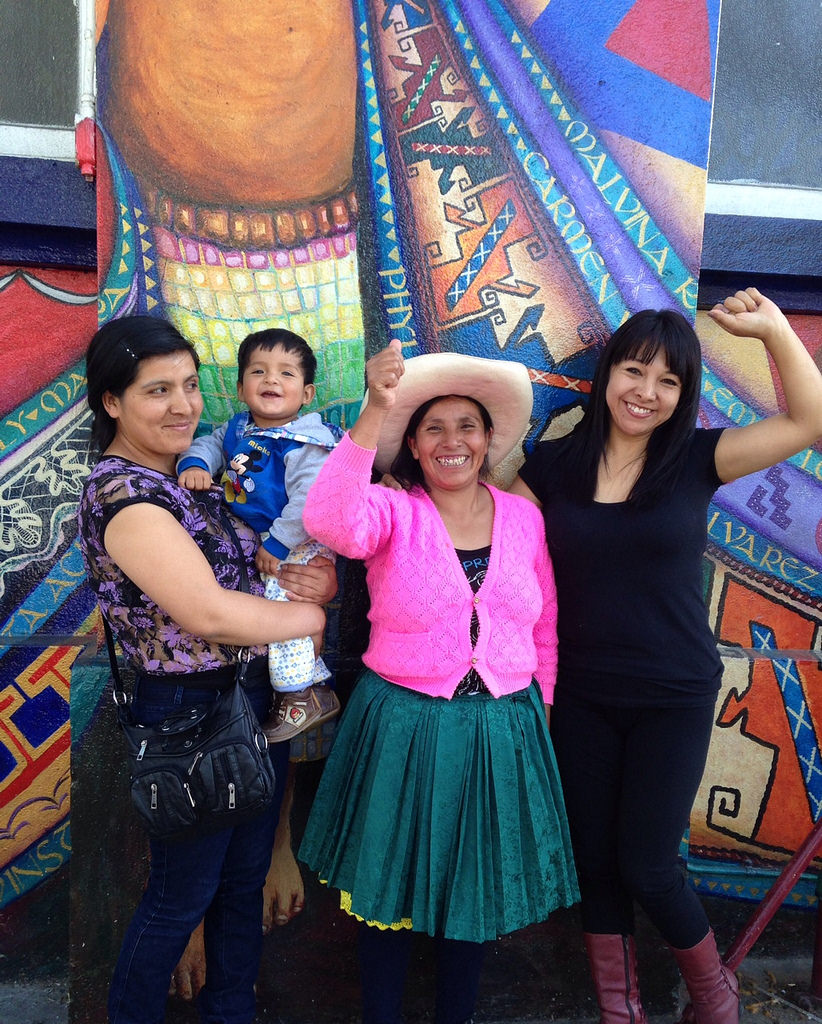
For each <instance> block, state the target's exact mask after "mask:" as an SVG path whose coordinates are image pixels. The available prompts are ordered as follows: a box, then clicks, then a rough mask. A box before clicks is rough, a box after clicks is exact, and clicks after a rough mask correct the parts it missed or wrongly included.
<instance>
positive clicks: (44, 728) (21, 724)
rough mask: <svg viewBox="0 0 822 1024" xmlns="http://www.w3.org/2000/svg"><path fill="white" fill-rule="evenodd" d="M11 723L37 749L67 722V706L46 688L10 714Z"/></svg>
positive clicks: (52, 691) (50, 688)
mask: <svg viewBox="0 0 822 1024" xmlns="http://www.w3.org/2000/svg"><path fill="white" fill-rule="evenodd" d="M10 717H11V721H12V722H13V723H14V726H15V728H16V729H19V730H20V732H21V733H22V734H23V736H25V738H26V740H27V742H28V743H30V744H31V745H32V746H33V747H39V746H41V745H42V744H43V743H45V742H46V741H47V740H48V739H49V738H50V737H51V736H53V735H54V733H56V732H57V731H58V730H59V729H61V728H62V727H63V726H64V725H65V724H66V722H68V720H69V705H68V702H67V701H66V700H64V699H63V698H62V697H61V696H60V694H59V693H57V691H56V690H54V689H52V687H50V686H47V687H45V688H44V689H43V690H41V691H40V693H38V694H35V696H34V697H29V698H28V699H27V700H26V701H25V703H23V704H21V705H20V707H19V708H18V709H17V710H16V711H15V712H13V713H12V715H11V716H10Z"/></svg>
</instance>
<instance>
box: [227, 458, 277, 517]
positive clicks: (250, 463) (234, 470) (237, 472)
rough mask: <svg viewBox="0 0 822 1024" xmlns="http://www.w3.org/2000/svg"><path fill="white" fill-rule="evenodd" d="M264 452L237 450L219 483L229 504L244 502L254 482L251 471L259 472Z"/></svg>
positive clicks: (253, 487) (254, 485)
mask: <svg viewBox="0 0 822 1024" xmlns="http://www.w3.org/2000/svg"><path fill="white" fill-rule="evenodd" d="M266 454H267V453H266V452H264V451H260V450H258V449H255V448H252V449H251V450H250V451H241V452H237V454H236V455H234V457H233V458H232V459H231V461H230V462H229V464H228V466H227V467H226V469H225V472H224V473H223V476H222V479H221V480H220V483H221V484H222V485H223V491H224V493H225V500H226V501H227V502H228V503H229V504H231V503H232V502H235V501H236V502H237V503H238V504H241V505H242V504H245V502H246V501H247V500H248V495H249V494H251V493H252V492H253V491H254V489H255V487H256V483H255V481H254V478H253V477H252V476H250V475H249V474H251V473H259V471H260V470H261V469H262V467H263V463H264V462H265V457H266Z"/></svg>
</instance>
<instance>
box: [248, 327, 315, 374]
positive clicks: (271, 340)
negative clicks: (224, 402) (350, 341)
mask: <svg viewBox="0 0 822 1024" xmlns="http://www.w3.org/2000/svg"><path fill="white" fill-rule="evenodd" d="M275 348H281V349H282V350H283V351H284V352H290V353H291V354H292V355H295V356H297V359H298V361H299V364H300V367H301V369H302V371H303V383H305V384H313V383H314V377H315V376H316V374H317V357H316V356H315V355H314V351H313V349H312V348H311V346H310V345H309V344H308V342H307V341H306V340H305V338H301V337H300V336H299V334H295V333H294V332H293V331H287V330H285V328H282V327H270V328H268V329H267V330H265V331H254V332H252V333H251V334H249V335H247V336H246V337H245V338H243V340H242V342H241V343H240V348H239V351H238V352H237V378H238V380H240V381H242V379H243V374H244V373H245V371H246V370H247V369H248V364H249V363H250V362H251V356H252V354H253V353H254V352H256V351H258V349H262V350H263V352H270V351H271V350H272V349H275Z"/></svg>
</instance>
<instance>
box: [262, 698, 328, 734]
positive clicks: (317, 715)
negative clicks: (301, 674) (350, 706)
mask: <svg viewBox="0 0 822 1024" xmlns="http://www.w3.org/2000/svg"><path fill="white" fill-rule="evenodd" d="M339 711H340V702H339V699H338V697H337V695H336V693H334V691H333V690H332V689H331V687H330V686H317V685H315V686H306V688H305V689H304V690H291V691H287V692H286V693H279V694H277V700H276V703H275V704H274V711H273V712H272V714H271V717H270V718H269V719H268V721H267V722H265V724H264V725H263V732H264V733H265V734H266V736H267V737H268V742H269V743H282V742H283V741H284V740H290V739H292V738H293V737H294V736H298V735H299V734H300V733H301V732H305V730H306V729H311V728H313V727H314V726H315V725H322V724H323V722H327V721H328V720H329V719H331V718H334V717H335V715H338V714H339Z"/></svg>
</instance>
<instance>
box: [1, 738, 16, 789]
mask: <svg viewBox="0 0 822 1024" xmlns="http://www.w3.org/2000/svg"><path fill="white" fill-rule="evenodd" d="M17 763H18V762H17V758H16V757H15V756H14V755H13V754H12V752H11V751H10V750H9V749H8V748H7V747H5V746H3V744H2V743H0V781H2V780H5V779H7V778H8V777H9V775H11V773H12V772H13V771H14V769H15V768H16V767H17Z"/></svg>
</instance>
